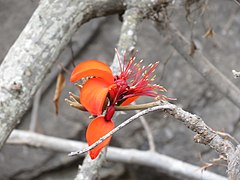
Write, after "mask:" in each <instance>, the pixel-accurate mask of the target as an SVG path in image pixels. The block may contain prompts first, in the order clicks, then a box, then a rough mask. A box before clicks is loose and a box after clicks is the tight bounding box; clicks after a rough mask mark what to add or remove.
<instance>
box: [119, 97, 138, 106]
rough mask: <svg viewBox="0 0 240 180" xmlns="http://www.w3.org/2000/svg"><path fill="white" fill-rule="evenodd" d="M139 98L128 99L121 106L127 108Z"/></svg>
mask: <svg viewBox="0 0 240 180" xmlns="http://www.w3.org/2000/svg"><path fill="white" fill-rule="evenodd" d="M137 98H139V96H133V97H130V98H127V99H126V100H125V101H123V102H122V103H121V106H127V105H129V104H131V103H132V102H133V101H135V100H136V99H137Z"/></svg>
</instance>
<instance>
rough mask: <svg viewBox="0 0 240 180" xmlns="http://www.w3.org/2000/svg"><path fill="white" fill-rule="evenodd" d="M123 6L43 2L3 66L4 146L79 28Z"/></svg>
mask: <svg viewBox="0 0 240 180" xmlns="http://www.w3.org/2000/svg"><path fill="white" fill-rule="evenodd" d="M49 9H51V10H49ZM123 9H124V6H123V3H122V1H120V0H119V1H111V0H96V1H92V0H69V1H63V0H55V1H50V0H45V1H40V5H39V7H38V8H37V9H36V10H35V12H34V14H33V15H32V17H31V19H30V20H29V22H28V24H27V25H26V27H25V28H24V30H23V32H22V33H21V35H20V36H19V38H18V39H17V40H16V42H15V43H14V45H13V46H12V47H11V49H10V50H9V52H8V54H7V55H6V57H5V59H4V60H3V62H2V64H1V66H0V72H1V73H0V109H1V111H0V149H1V148H2V146H3V144H4V142H5V140H6V139H7V137H8V136H9V134H10V132H11V131H12V129H13V128H14V127H15V126H16V125H17V124H18V123H20V119H21V117H22V116H23V114H24V113H25V112H26V111H27V109H28V108H29V106H30V104H31V99H32V98H33V96H34V94H35V93H36V91H37V89H38V88H39V86H40V84H41V83H42V81H43V79H44V77H45V76H46V74H47V73H48V72H49V70H50V68H51V66H52V65H53V63H54V62H55V61H56V59H57V57H58V56H59V54H60V52H61V51H62V49H63V48H64V47H65V46H66V45H67V44H68V43H69V41H70V39H71V37H72V35H73V33H74V32H75V31H76V30H77V28H78V27H79V26H80V25H82V24H83V23H85V22H87V21H89V20H90V19H92V18H95V17H100V16H105V15H110V14H113V13H120V12H121V11H122V10H123Z"/></svg>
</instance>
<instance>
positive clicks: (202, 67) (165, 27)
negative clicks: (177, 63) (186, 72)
mask: <svg viewBox="0 0 240 180" xmlns="http://www.w3.org/2000/svg"><path fill="white" fill-rule="evenodd" d="M155 27H156V29H157V30H158V31H159V33H160V34H161V35H163V36H164V37H166V38H167V39H168V41H167V42H168V43H169V44H170V45H172V47H173V48H174V49H175V50H176V51H177V52H178V53H179V54H180V55H181V56H182V57H183V58H184V59H185V60H186V61H187V62H188V63H189V64H190V65H191V66H192V67H193V68H194V69H195V70H197V71H198V72H199V73H200V74H201V75H202V76H203V77H204V78H205V79H206V80H207V81H208V82H210V83H211V84H212V85H214V86H215V87H216V89H217V90H218V91H220V92H221V93H222V94H223V95H224V96H225V97H227V98H228V99H229V100H230V101H231V102H232V103H233V104H235V105H236V106H237V107H238V108H240V89H239V88H238V87H237V86H235V85H234V84H233V83H232V82H231V81H230V80H229V79H228V78H227V77H226V76H225V75H224V74H222V73H221V72H220V71H219V70H218V69H217V68H216V67H215V66H214V65H213V64H212V63H211V62H210V61H209V60H208V59H207V58H206V57H205V56H204V55H203V54H202V53H201V51H200V50H199V49H197V47H194V46H195V45H194V44H193V43H194V42H192V43H191V42H189V41H188V40H187V39H186V38H185V37H184V36H183V35H182V34H181V33H180V32H179V31H178V30H177V29H176V28H175V27H174V25H172V24H170V23H168V22H167V21H165V22H164V23H158V22H156V23H155ZM195 48H196V49H195Z"/></svg>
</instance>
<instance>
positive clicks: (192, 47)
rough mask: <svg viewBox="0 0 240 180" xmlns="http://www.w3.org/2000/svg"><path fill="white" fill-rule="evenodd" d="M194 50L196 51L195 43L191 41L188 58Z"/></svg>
mask: <svg viewBox="0 0 240 180" xmlns="http://www.w3.org/2000/svg"><path fill="white" fill-rule="evenodd" d="M196 50H197V46H196V44H195V42H194V41H191V47H190V53H189V55H190V56H193V55H194V53H195V51H196Z"/></svg>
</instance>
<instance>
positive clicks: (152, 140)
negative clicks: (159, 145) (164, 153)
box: [132, 102, 156, 152]
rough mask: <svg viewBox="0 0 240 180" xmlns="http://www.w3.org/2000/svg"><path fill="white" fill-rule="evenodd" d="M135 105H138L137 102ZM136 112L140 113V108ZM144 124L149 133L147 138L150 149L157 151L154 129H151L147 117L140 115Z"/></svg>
mask: <svg viewBox="0 0 240 180" xmlns="http://www.w3.org/2000/svg"><path fill="white" fill-rule="evenodd" d="M132 104H133V105H136V103H135V102H133V103H132ZM135 112H136V113H139V112H140V111H139V110H135ZM139 119H140V121H141V123H142V125H143V128H144V130H145V132H146V134H147V139H148V144H149V150H150V151H153V152H154V151H156V147H155V143H154V137H153V134H152V131H151V128H150V126H149V124H148V122H147V121H146V119H145V117H144V116H140V117H139Z"/></svg>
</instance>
